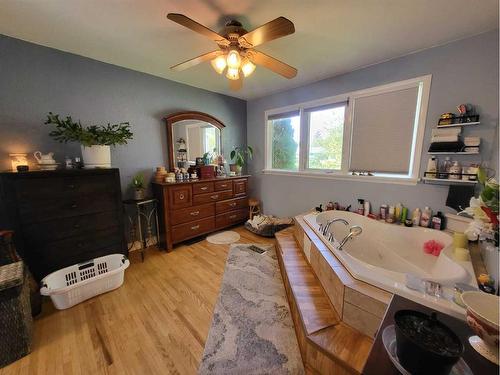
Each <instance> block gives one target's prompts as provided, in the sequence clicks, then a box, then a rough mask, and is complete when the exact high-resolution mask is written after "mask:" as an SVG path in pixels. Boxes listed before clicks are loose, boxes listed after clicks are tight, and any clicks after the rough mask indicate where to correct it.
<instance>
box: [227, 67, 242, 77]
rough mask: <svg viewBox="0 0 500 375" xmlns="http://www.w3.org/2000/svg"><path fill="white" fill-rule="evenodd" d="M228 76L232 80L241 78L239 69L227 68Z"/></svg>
mask: <svg viewBox="0 0 500 375" xmlns="http://www.w3.org/2000/svg"><path fill="white" fill-rule="evenodd" d="M226 77H227V78H229V79H232V80H237V79H239V78H240V73H239V70H238V69H234V68H227V73H226Z"/></svg>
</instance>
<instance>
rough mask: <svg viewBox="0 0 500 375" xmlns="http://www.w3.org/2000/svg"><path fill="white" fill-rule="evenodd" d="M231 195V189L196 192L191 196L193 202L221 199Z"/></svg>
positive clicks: (199, 202)
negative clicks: (203, 192)
mask: <svg viewBox="0 0 500 375" xmlns="http://www.w3.org/2000/svg"><path fill="white" fill-rule="evenodd" d="M232 197H233V191H232V190H226V191H218V192H214V193H205V194H198V195H195V196H194V197H193V203H194V204H201V203H207V202H216V201H222V200H224V199H229V198H232Z"/></svg>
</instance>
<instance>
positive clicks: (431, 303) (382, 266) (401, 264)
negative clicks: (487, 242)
mask: <svg viewBox="0 0 500 375" xmlns="http://www.w3.org/2000/svg"><path fill="white" fill-rule="evenodd" d="M321 215H322V216H323V217H322V219H325V217H324V216H325V213H324V214H321ZM326 216H327V218H328V219H327V220H329V219H331V218H343V219H345V220H347V221H348V222H349V225H350V226H351V225H359V226H361V227H362V228H363V232H362V233H361V234H360V235H359V236H357V237H355V238H354V239H351V240H350V241H348V242H347V244H346V245H345V246H344V248H343V249H342V251H339V250H338V243H337V241H340V240H341V239H342V238H343V236H344V235H346V234H347V233H348V226H344V225H343V224H334V225H335V228H334V229H333V234H334V236H335V239H336V241H335V244H332V243H331V242H329V241H327V240H326V238H325V237H324V236H323V235H322V234H321V233H320V232H319V230H318V224H317V223H316V218H317V216H316V215H315V214H307V215H305V216H304V217H303V219H304V221H305V223H306V224H307V226H308V227H310V228H311V229H312V230H313V231H314V233H315V234H317V235H318V237H319V239H320V240H321V241H322V242H323V243H324V245H325V246H326V248H327V249H328V250H329V251H330V253H331V254H332V255H333V256H334V257H335V259H337V260H338V261H339V263H340V264H341V265H342V266H344V269H345V270H346V271H347V272H348V273H350V274H351V275H352V277H354V278H355V279H357V280H359V281H364V282H365V283H367V284H370V285H372V286H375V287H377V288H380V289H383V290H385V291H388V292H390V293H397V294H399V295H401V296H403V297H405V298H408V299H411V300H413V301H415V302H418V303H420V304H423V305H425V306H427V307H430V308H433V309H435V310H437V311H440V312H443V313H446V314H449V315H452V316H455V317H456V318H459V319H464V316H465V315H464V314H465V310H464V309H463V308H462V307H460V306H458V305H457V304H455V303H454V302H453V301H451V298H452V297H453V292H454V290H453V287H454V285H455V283H457V282H461V283H467V284H470V285H471V286H476V284H475V276H474V269H473V266H472V263H471V262H470V261H466V262H461V261H456V260H455V258H454V255H453V246H452V241H453V239H452V236H451V235H450V234H448V233H445V232H443V231H438V230H434V229H424V228H421V227H413V228H406V227H404V226H400V225H395V224H386V223H384V222H378V221H376V220H373V219H369V218H367V217H365V216H361V215H358V214H355V213H352V212H344V211H328V212H326ZM330 229H331V228H330ZM428 240H436V241H438V242H440V243H442V244H443V245H444V246H445V247H444V248H443V250H442V251H441V254H440V255H439V256H438V257H435V256H433V255H429V254H425V253H424V252H423V250H422V249H423V245H424V243H425V242H426V241H428ZM407 274H412V275H415V276H417V277H419V278H421V279H427V280H432V281H435V282H438V283H440V284H441V286H442V289H443V294H444V296H445V297H444V298H436V297H434V296H430V295H428V294H426V293H424V292H420V291H415V290H412V289H409V288H408V287H406V276H407Z"/></svg>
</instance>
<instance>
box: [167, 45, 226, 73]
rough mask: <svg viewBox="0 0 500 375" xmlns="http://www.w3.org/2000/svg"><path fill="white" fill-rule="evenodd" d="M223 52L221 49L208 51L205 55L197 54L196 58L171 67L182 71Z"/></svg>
mask: <svg viewBox="0 0 500 375" xmlns="http://www.w3.org/2000/svg"><path fill="white" fill-rule="evenodd" d="M222 54H223V52H222V51H221V50H217V51H212V52H208V53H205V54H203V55H200V56H197V57H195V58H194V59H189V60H186V61H184V62H181V63H180V64H177V65H174V66H171V67H170V69H172V70H175V71H177V72H181V71H183V70H185V69H188V68H191V67H193V66H195V65H198V64H200V63H202V62H204V61H207V60H213V59H215V58H216V57H217V56H219V55H222Z"/></svg>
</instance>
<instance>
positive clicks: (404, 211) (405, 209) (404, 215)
mask: <svg viewBox="0 0 500 375" xmlns="http://www.w3.org/2000/svg"><path fill="white" fill-rule="evenodd" d="M407 218H408V207H403V209H402V210H401V217H400V219H399V221H400V222H401V224H404V223H405V221H406V219H407Z"/></svg>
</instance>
